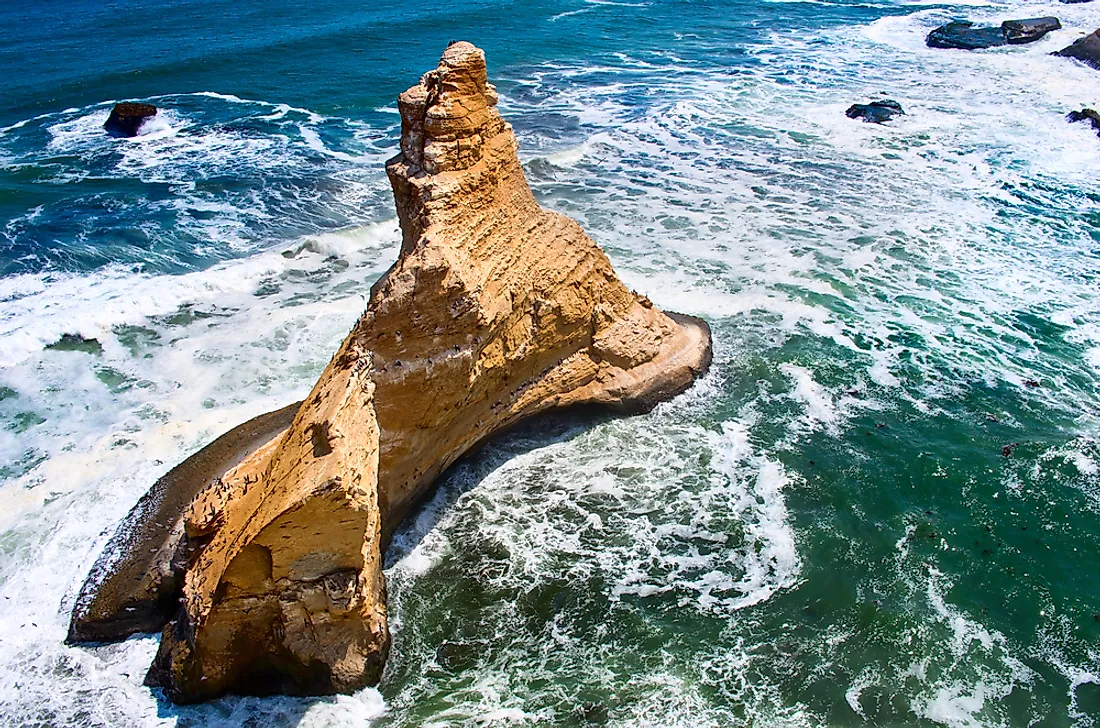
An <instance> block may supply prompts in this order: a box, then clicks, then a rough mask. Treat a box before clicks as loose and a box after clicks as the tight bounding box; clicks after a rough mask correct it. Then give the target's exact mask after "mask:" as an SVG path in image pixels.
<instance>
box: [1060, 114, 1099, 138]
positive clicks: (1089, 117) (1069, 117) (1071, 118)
mask: <svg viewBox="0 0 1100 728" xmlns="http://www.w3.org/2000/svg"><path fill="white" fill-rule="evenodd" d="M1066 121H1068V122H1069V123H1071V124H1076V123H1077V122H1079V121H1088V122H1091V123H1092V128H1093V129H1095V130H1096V131H1097V135H1098V136H1100V114H1098V113H1096V111H1094V110H1093V109H1081V110H1080V111H1071V112H1069V113H1068V114H1066Z"/></svg>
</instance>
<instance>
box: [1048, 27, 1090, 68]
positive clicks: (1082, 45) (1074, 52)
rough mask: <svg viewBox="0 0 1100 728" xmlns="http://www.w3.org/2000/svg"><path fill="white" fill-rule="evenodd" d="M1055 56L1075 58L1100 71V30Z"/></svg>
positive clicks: (1080, 39)
mask: <svg viewBox="0 0 1100 728" xmlns="http://www.w3.org/2000/svg"><path fill="white" fill-rule="evenodd" d="M1054 55H1056V56H1062V57H1063V58H1073V59H1075V60H1078V61H1081V62H1083V63H1087V64H1088V65H1090V66H1092V67H1093V68H1095V69H1098V70H1100V30H1097V31H1096V32H1094V33H1090V34H1088V35H1086V36H1085V37H1084V38H1079V39H1078V40H1076V41H1074V42H1073V44H1071V45H1069V46H1067V47H1065V48H1063V49H1062V50H1060V51H1057V52H1056V53H1054Z"/></svg>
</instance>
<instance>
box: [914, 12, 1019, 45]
mask: <svg viewBox="0 0 1100 728" xmlns="http://www.w3.org/2000/svg"><path fill="white" fill-rule="evenodd" d="M925 43H926V44H927V45H928V47H929V48H961V49H963V50H968V51H971V50H977V49H979V48H993V47H996V46H1003V45H1005V44H1006V43H1008V41H1007V40H1006V38H1005V32H1004V30H1003V29H1002V28H975V27H974V24H973V23H971V22H970V21H968V20H956V21H954V22H951V23H948V24H947V25H941V26H940V27H938V28H936V29H935V30H933V31H932V32H931V33H929V34H928V37H927V38H925Z"/></svg>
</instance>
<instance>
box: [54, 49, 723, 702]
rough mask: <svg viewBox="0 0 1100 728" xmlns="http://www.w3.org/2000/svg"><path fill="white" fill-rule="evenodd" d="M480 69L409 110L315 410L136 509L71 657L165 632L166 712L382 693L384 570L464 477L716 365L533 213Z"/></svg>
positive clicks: (179, 476)
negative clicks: (470, 459) (385, 259)
mask: <svg viewBox="0 0 1100 728" xmlns="http://www.w3.org/2000/svg"><path fill="white" fill-rule="evenodd" d="M496 101H497V97H496V92H495V90H494V89H493V87H492V85H490V84H489V83H488V82H487V79H486V71H485V56H484V54H483V53H482V52H481V51H480V50H479V49H477V48H475V47H474V46H472V45H470V44H469V43H455V44H453V45H451V46H449V47H448V48H447V50H446V52H445V53H444V54H443V57H442V59H441V60H440V63H439V66H438V68H437V69H436V70H434V71H431V72H429V73H427V74H425V75H424V77H423V78H422V80H421V82H420V84H418V85H416V86H414V87H412V88H410V89H409V90H408V91H406V92H405V93H403V94H401V96H400V99H399V108H400V112H401V118H402V130H401V151H400V154H398V155H397V156H396V157H395V158H394V159H392V160H390V161H389V163H388V164H387V167H386V171H387V173H388V175H389V178H390V182H391V185H392V187H393V192H394V199H395V202H396V205H397V212H398V218H399V220H400V224H401V230H402V244H401V250H400V253H399V256H398V259H397V261H396V262H395V263H394V265H393V267H391V268H390V269H389V271H387V272H386V274H384V275H383V276H382V278H381V279H380V280H379V281H378V282H377V283H375V285H374V286H373V288H372V289H371V296H370V301H369V302H368V305H367V310H366V312H365V313H364V314H363V316H362V317H361V318H360V319H359V321H358V322H357V323H356V324H355V327H354V328H353V329H352V331H351V333H350V334H349V335H348V337H347V338H346V339H345V340H344V342H343V344H342V345H341V347H340V349H339V351H337V353H336V355H335V356H334V357H333V359H332V361H331V362H330V363H329V365H328V367H327V368H326V369H325V371H324V372H323V373H322V374H321V377H320V379H319V380H318V381H317V384H316V385H315V386H314V388H313V390H312V391H311V392H310V393H309V396H308V397H307V398H306V399H305V400H304V401H303V402H302V403H300V405H299V404H295V405H291V406H289V407H287V408H284V409H283V410H280V411H278V412H275V413H271V414H269V415H265V416H263V417H261V418H257V419H256V420H253V421H252V422H250V423H246V424H245V425H242V426H241V427H239V428H237V429H235V430H233V431H231V432H229V433H227V434H226V435H223V436H222V438H219V439H218V440H217V441H215V442H214V443H213V444H212V445H210V446H209V447H207V448H205V449H204V450H202V451H200V452H199V453H197V454H196V455H194V456H192V457H191V458H188V459H187V460H185V461H184V462H183V463H182V464H181V465H179V466H177V467H176V468H175V469H174V470H173V471H172V472H171V473H169V474H168V475H167V476H165V478H163V479H162V480H161V481H159V482H158V483H157V484H156V485H155V486H154V487H153V490H151V491H150V493H149V494H148V495H147V496H146V497H145V498H143V499H142V501H141V502H139V504H138V505H137V506H136V507H135V508H134V510H133V511H132V512H131V514H130V516H129V517H128V518H127V519H126V522H125V523H124V525H123V526H122V527H120V529H119V533H118V534H117V535H116V536H115V538H114V539H113V540H112V541H111V542H110V543H109V544H108V547H107V549H106V550H105V551H104V554H103V556H101V558H100V561H99V562H98V563H97V565H96V567H95V568H94V569H93V572H92V574H91V575H90V576H89V578H88V581H87V583H86V584H85V585H84V588H83V590H82V591H81V595H80V597H79V599H78V600H77V604H76V607H75V608H74V612H73V620H72V627H71V629H70V638H71V639H72V640H73V641H79V640H82V639H100V640H102V639H120V638H122V637H125V636H126V635H127V634H130V633H132V632H134V631H135V630H139V629H141V630H147V629H153V628H159V627H160V626H162V625H163V626H164V629H163V635H162V638H161V644H160V649H159V651H158V653H157V657H156V660H155V663H154V666H153V668H152V669H151V670H150V673H149V676H148V682H149V684H155V685H160V686H163V687H164V690H165V693H166V695H167V696H168V697H169V698H170V699H171V700H174V701H176V702H194V701H198V700H204V699H207V698H211V697H214V696H216V695H219V694H221V693H225V692H238V693H291V694H326V693H333V692H348V691H352V690H356V689H359V688H361V687H363V686H365V685H370V684H375V683H377V682H378V680H379V678H380V676H381V674H382V669H383V666H384V664H385V660H386V656H387V653H388V650H389V645H390V640H389V631H388V626H387V619H386V596H385V584H384V580H383V576H382V562H381V555H382V553H384V550H385V547H386V544H387V542H388V541H389V538H390V535H391V534H392V533H393V532H394V530H395V529H396V527H397V526H398V524H399V523H400V522H401V520H402V519H403V518H404V517H405V515H406V514H408V513H409V511H410V510H411V509H412V508H413V507H414V506H415V505H416V504H418V503H419V502H421V501H422V500H423V499H424V498H425V497H426V496H427V494H428V492H429V491H430V489H431V487H432V484H433V482H434V481H435V479H436V478H437V477H438V475H439V474H440V473H441V472H443V470H445V469H446V468H447V467H448V466H450V465H451V464H452V463H453V462H454V461H455V460H456V459H457V458H458V457H460V456H461V455H462V454H463V453H465V452H467V451H469V450H470V448H472V447H473V446H475V445H476V444H478V443H479V442H482V441H483V440H485V439H486V438H487V437H489V436H491V435H492V434H493V433H494V432H496V431H498V430H500V429H501V428H505V427H508V426H510V425H513V424H515V423H516V422H518V421H520V420H522V419H523V418H526V417H529V416H531V415H534V414H537V413H540V412H545V411H548V410H551V409H557V408H563V407H569V406H573V405H599V406H603V407H606V408H609V409H611V410H612V411H615V412H620V413H635V412H644V411H646V410H648V409H650V408H652V407H653V406H654V405H656V404H657V403H658V402H661V401H663V400H666V399H668V398H670V397H672V396H675V395H676V394H678V393H679V392H682V391H683V390H684V389H686V388H687V387H688V386H690V385H691V383H692V381H694V379H695V378H696V377H697V376H699V375H700V374H701V373H702V372H703V371H704V370H705V369H706V368H707V366H708V365H709V363H710V356H711V349H710V331H709V328H708V327H707V325H706V324H705V323H704V322H703V321H700V320H698V319H694V318H691V317H688V316H680V315H677V314H665V313H662V312H661V311H659V310H658V309H656V308H655V307H654V306H653V305H652V303H650V302H649V300H648V299H646V298H645V297H642V296H639V295H637V294H635V293H633V292H631V291H630V290H629V289H627V288H626V287H625V286H624V285H623V284H622V282H621V281H620V280H619V279H618V277H617V276H616V275H615V273H614V271H613V270H612V268H611V265H610V262H609V261H608V259H607V256H606V255H604V253H603V251H601V250H600V249H599V247H597V246H596V244H595V243H593V242H592V240H590V239H589V238H588V237H587V236H586V235H585V234H584V232H583V230H581V228H580V226H579V225H578V224H577V223H576V222H574V221H572V220H570V219H568V218H565V217H563V216H561V215H558V214H555V213H552V212H548V211H546V210H543V209H542V208H540V207H539V205H538V203H537V202H536V201H535V199H534V197H533V195H532V194H531V190H530V188H529V187H528V185H527V181H526V179H525V178H524V175H523V168H522V167H521V166H520V162H519V159H518V157H517V155H516V151H517V144H516V139H515V135H514V134H513V132H512V129H511V127H510V126H509V125H508V124H507V123H506V122H505V121H504V120H503V119H502V118H501V116H500V114H499V113H498V111H497V110H496V108H495V107H496Z"/></svg>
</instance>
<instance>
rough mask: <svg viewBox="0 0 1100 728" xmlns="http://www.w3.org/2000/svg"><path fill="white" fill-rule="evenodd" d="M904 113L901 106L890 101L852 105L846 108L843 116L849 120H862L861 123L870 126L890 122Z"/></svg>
mask: <svg viewBox="0 0 1100 728" xmlns="http://www.w3.org/2000/svg"><path fill="white" fill-rule="evenodd" d="M904 113H905V112H904V111H903V110H902V108H901V104H899V103H898V102H897V101H891V100H890V99H883V100H882V101H872V102H871V103H869V104H852V105H851V106H849V107H848V110H847V111H845V112H844V114H845V116H847V117H848V118H849V119H863V121H865V122H869V123H872V124H881V123H882V122H884V121H890V119H893V118H894V117H895V116H897V115H898V114H904Z"/></svg>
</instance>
